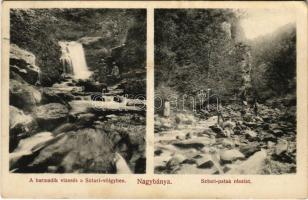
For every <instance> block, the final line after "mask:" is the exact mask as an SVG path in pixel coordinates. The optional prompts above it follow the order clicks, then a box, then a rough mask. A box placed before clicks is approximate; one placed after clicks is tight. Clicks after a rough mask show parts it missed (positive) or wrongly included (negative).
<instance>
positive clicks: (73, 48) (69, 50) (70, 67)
mask: <svg viewBox="0 0 308 200" xmlns="http://www.w3.org/2000/svg"><path fill="white" fill-rule="evenodd" d="M59 45H60V47H61V52H62V55H61V58H60V61H61V62H62V64H63V72H64V73H65V74H71V75H73V76H74V78H76V79H87V78H89V77H90V75H91V72H90V71H89V70H88V66H87V62H86V58H85V54H84V50H83V47H82V44H81V43H79V42H74V41H73V42H59Z"/></svg>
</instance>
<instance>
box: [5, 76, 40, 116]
mask: <svg viewBox="0 0 308 200" xmlns="http://www.w3.org/2000/svg"><path fill="white" fill-rule="evenodd" d="M41 99H42V96H41V93H40V92H39V91H38V90H37V89H36V88H35V87H33V86H31V85H28V84H22V83H20V82H18V81H16V80H10V104H11V105H13V106H16V107H17V108H21V109H23V110H26V111H30V110H32V109H33V107H34V106H36V105H37V104H39V103H40V102H41Z"/></svg>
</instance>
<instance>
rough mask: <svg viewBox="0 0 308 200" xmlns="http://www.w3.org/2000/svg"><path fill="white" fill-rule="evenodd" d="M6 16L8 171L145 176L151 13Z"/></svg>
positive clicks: (20, 12)
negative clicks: (147, 32)
mask: <svg viewBox="0 0 308 200" xmlns="http://www.w3.org/2000/svg"><path fill="white" fill-rule="evenodd" d="M9 15H10V21H9V22H10V25H9V27H10V38H9V40H10V47H9V162H10V165H9V168H10V169H9V170H10V172H11V173H92V174H93V173H94V174H95V173H97V174H98V173H104V174H134V173H136V174H143V173H145V170H146V155H145V139H146V138H145V135H146V118H145V116H146V10H145V9H94V8H92V9H90V8H89V9H88V8H78V9H77V8H76V9H71V8H46V9H45V8H42V9H35V8H33V9H32V8H31V9H22V8H20V9H10V11H9Z"/></svg>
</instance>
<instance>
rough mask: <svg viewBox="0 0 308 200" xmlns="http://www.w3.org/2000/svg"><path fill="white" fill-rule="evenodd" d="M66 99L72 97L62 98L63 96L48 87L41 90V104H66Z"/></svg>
mask: <svg viewBox="0 0 308 200" xmlns="http://www.w3.org/2000/svg"><path fill="white" fill-rule="evenodd" d="M67 100H72V99H67V98H63V96H60V95H58V94H57V93H56V92H55V91H53V90H51V89H48V88H44V89H43V90H42V104H48V103H60V104H64V105H68V103H67Z"/></svg>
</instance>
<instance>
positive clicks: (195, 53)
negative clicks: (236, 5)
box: [155, 9, 241, 95]
mask: <svg viewBox="0 0 308 200" xmlns="http://www.w3.org/2000/svg"><path fill="white" fill-rule="evenodd" d="M155 16H156V17H155V33H156V34H155V45H156V46H155V67H156V68H155V71H156V84H166V85H168V86H170V87H172V88H174V89H175V90H178V91H180V92H181V93H185V94H187V95H194V94H195V93H196V92H198V91H200V90H206V89H207V88H212V89H213V91H215V93H218V94H220V95H231V94H232V93H234V90H235V89H236V88H238V85H239V84H240V80H236V78H237V77H238V76H237V75H238V69H239V68H238V64H239V63H238V60H240V59H237V58H240V57H241V52H240V51H239V50H240V48H238V45H236V42H235V39H234V36H235V33H236V31H237V26H238V23H237V22H238V15H237V13H235V12H234V11H232V10H217V9H215V10H210V9H209V10H159V11H156V12H155Z"/></svg>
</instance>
